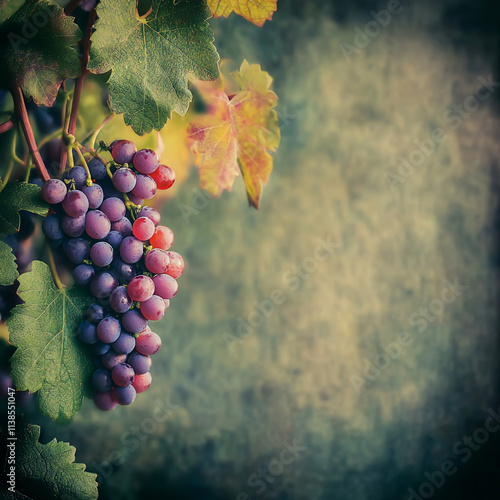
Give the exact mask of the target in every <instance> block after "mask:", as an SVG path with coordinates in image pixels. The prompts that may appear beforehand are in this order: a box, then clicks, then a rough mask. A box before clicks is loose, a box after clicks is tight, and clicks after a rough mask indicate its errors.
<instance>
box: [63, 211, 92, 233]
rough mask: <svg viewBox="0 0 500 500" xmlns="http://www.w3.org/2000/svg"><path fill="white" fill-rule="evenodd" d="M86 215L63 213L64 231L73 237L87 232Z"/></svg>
mask: <svg viewBox="0 0 500 500" xmlns="http://www.w3.org/2000/svg"><path fill="white" fill-rule="evenodd" d="M85 217H86V216H85V215H81V216H80V217H71V216H69V215H63V218H62V221H61V225H62V229H63V231H64V232H65V233H66V234H67V235H68V236H70V237H71V238H77V237H78V236H81V235H82V234H83V233H84V232H85Z"/></svg>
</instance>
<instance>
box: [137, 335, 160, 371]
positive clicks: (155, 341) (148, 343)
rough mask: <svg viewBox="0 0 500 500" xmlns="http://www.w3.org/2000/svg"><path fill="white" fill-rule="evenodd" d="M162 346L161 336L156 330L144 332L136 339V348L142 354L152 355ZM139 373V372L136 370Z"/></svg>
mask: <svg viewBox="0 0 500 500" xmlns="http://www.w3.org/2000/svg"><path fill="white" fill-rule="evenodd" d="M160 348H161V338H160V336H159V335H158V334H156V333H155V332H147V331H145V332H142V333H141V334H140V335H139V336H138V337H137V339H136V341H135V349H136V351H137V352H138V353H140V354H145V355H147V356H152V355H153V354H156V353H157V352H158V351H159V350H160ZM136 373H139V372H136Z"/></svg>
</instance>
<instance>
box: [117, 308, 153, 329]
mask: <svg viewBox="0 0 500 500" xmlns="http://www.w3.org/2000/svg"><path fill="white" fill-rule="evenodd" d="M147 324H148V320H147V319H146V318H145V317H144V316H143V315H142V314H141V313H140V312H139V311H137V310H136V309H131V310H130V311H127V312H126V313H125V314H124V315H123V316H122V325H123V328H124V329H125V330H127V332H131V333H138V332H142V330H144V328H146V326H147Z"/></svg>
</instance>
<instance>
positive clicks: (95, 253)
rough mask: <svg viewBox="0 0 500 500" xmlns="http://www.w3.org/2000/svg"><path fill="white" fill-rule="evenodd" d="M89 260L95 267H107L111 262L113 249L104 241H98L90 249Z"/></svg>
mask: <svg viewBox="0 0 500 500" xmlns="http://www.w3.org/2000/svg"><path fill="white" fill-rule="evenodd" d="M90 258H91V259H92V262H93V263H94V265H96V266H97V267H105V266H109V265H110V264H111V262H112V261H113V247H112V246H111V245H110V244H109V243H106V242H105V241H98V242H97V243H95V244H94V245H92V248H91V249H90Z"/></svg>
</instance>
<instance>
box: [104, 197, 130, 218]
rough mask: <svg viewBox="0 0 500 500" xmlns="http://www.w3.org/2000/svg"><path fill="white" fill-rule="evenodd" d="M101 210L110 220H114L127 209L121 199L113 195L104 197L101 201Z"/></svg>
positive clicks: (120, 216)
mask: <svg viewBox="0 0 500 500" xmlns="http://www.w3.org/2000/svg"><path fill="white" fill-rule="evenodd" d="M101 211H103V212H104V213H105V214H106V215H107V216H108V219H109V220H110V221H111V222H116V221H119V220H120V219H121V218H122V217H124V216H125V212H126V211H127V209H126V207H125V203H123V201H122V200H120V199H119V198H116V197H114V196H113V197H111V198H106V199H105V200H104V201H103V202H102V205H101ZM127 220H128V219H127Z"/></svg>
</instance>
